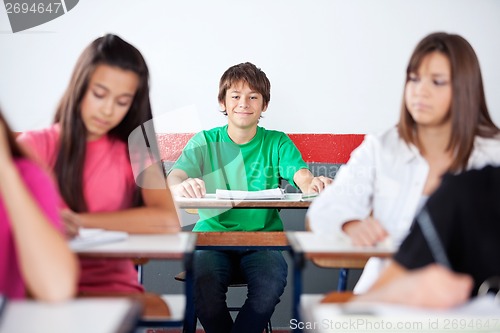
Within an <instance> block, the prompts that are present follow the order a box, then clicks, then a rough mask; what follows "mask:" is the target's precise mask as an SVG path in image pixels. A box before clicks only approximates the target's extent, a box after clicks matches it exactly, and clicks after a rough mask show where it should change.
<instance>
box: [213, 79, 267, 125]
mask: <svg viewBox="0 0 500 333" xmlns="http://www.w3.org/2000/svg"><path fill="white" fill-rule="evenodd" d="M220 107H221V110H225V111H226V112H227V118H228V126H229V127H234V128H238V129H254V128H256V127H257V124H258V123H259V118H260V116H261V114H262V112H265V111H266V109H267V105H266V106H264V99H263V97H262V94H260V93H259V92H256V91H254V90H252V89H251V88H250V87H249V85H248V83H246V82H245V81H239V82H236V83H235V84H233V85H232V86H231V87H230V88H229V89H228V90H227V91H226V98H225V101H224V103H220Z"/></svg>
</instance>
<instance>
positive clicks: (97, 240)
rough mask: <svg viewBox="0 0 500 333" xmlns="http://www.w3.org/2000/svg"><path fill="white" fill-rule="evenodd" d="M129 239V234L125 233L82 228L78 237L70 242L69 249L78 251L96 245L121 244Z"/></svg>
mask: <svg viewBox="0 0 500 333" xmlns="http://www.w3.org/2000/svg"><path fill="white" fill-rule="evenodd" d="M127 238H128V233H126V232H124V231H112V230H104V229H94V228H80V230H79V231H78V235H77V236H76V237H75V238H73V239H71V240H70V241H69V247H70V248H71V249H72V250H73V251H77V250H81V249H85V248H87V247H90V246H94V245H100V244H107V243H113V242H120V241H123V240H126V239H127Z"/></svg>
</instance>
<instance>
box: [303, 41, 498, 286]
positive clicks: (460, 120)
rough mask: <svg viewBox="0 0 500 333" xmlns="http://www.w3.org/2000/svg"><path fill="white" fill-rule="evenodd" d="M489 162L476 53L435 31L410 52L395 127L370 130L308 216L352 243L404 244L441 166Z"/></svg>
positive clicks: (494, 134)
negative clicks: (376, 130) (346, 237)
mask: <svg viewBox="0 0 500 333" xmlns="http://www.w3.org/2000/svg"><path fill="white" fill-rule="evenodd" d="M487 164H493V165H500V130H499V129H498V127H497V126H496V125H495V124H494V123H493V121H492V120H491V117H490V115H489V113H488V108H487V107H486V101H485V97H484V90H483V83H482V77H481V70H480V67H479V62H478V59H477V56H476V54H475V52H474V50H473V49H472V47H471V45H470V44H469V43H468V42H467V41H466V40H465V39H464V38H462V37H461V36H458V35H452V34H447V33H434V34H431V35H429V36H427V37H425V38H424V39H423V40H422V41H421V42H420V43H419V44H418V45H417V47H416V48H415V50H414V52H413V54H412V56H411V58H410V62H409V64H408V67H407V70H406V85H405V90H404V101H403V105H402V107H401V116H400V120H399V123H398V124H397V126H396V127H393V128H390V129H389V130H388V131H386V132H384V133H382V134H380V135H367V136H366V137H365V140H364V142H363V143H362V144H361V145H360V146H359V147H358V148H357V149H356V150H354V151H353V153H352V155H351V158H350V160H349V162H348V163H347V164H346V165H344V166H343V167H342V168H340V170H339V172H338V173H337V176H336V177H335V181H334V182H333V185H331V186H329V187H327V188H326V189H325V190H324V191H323V192H322V193H321V195H320V196H319V197H318V198H317V199H316V200H314V202H313V204H312V205H311V207H310V209H309V210H308V212H307V220H308V221H309V225H310V227H311V229H312V230H313V231H314V232H318V233H322V234H336V235H344V236H345V235H347V236H348V237H349V238H350V239H351V241H352V243H353V244H355V245H360V246H365V245H375V244H377V243H378V242H381V241H384V240H386V239H390V240H392V241H393V242H394V244H395V245H399V244H400V243H401V241H402V240H403V239H404V237H405V236H406V235H407V233H408V231H409V228H410V225H411V222H412V220H413V218H414V217H415V215H416V214H417V213H418V210H419V209H420V207H421V206H422V204H423V203H425V199H426V198H427V197H428V196H429V195H430V194H431V193H432V192H434V190H435V189H436V188H437V187H438V186H439V184H440V181H441V176H442V175H443V174H444V173H446V172H453V173H457V172H461V171H464V170H468V169H473V168H482V167H483V166H485V165H487ZM383 266H384V261H383V260H379V259H375V258H372V259H370V260H369V262H368V263H367V265H366V267H365V269H364V272H363V274H362V276H361V278H360V280H359V282H358V284H357V285H356V288H355V289H354V291H355V293H362V292H365V291H366V290H368V288H369V287H370V286H371V285H372V284H373V282H374V280H375V279H376V278H377V277H378V275H379V274H380V271H381V269H382V268H383Z"/></svg>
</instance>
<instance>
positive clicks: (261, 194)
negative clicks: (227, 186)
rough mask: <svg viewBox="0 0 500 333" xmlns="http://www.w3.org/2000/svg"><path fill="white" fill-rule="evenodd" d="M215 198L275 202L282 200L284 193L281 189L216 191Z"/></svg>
mask: <svg viewBox="0 0 500 333" xmlns="http://www.w3.org/2000/svg"><path fill="white" fill-rule="evenodd" d="M215 197H216V198H217V199H225V200H273V199H274V200H276V199H283V198H284V197H285V191H284V190H283V189H281V188H275V189H272V190H262V191H234V190H216V191H215Z"/></svg>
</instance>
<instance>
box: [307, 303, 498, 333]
mask: <svg viewBox="0 0 500 333" xmlns="http://www.w3.org/2000/svg"><path fill="white" fill-rule="evenodd" d="M305 303H306V302H304V307H303V309H304V319H305V321H306V322H309V323H312V324H313V325H314V324H316V329H314V330H311V331H313V332H316V333H339V332H356V331H363V332H385V331H387V332H398V331H401V332H419V333H420V332H421V333H424V332H499V331H500V319H499V313H500V304H498V302H495V300H494V297H493V296H491V295H488V296H483V297H478V298H475V299H473V300H471V301H469V302H468V303H466V304H464V305H461V306H458V307H454V308H451V309H441V310H436V309H426V308H417V307H410V306H404V305H398V304H387V303H386V304H384V303H344V304H339V303H324V304H319V303H317V302H316V303H314V304H308V308H307V309H306V308H305V306H306V304H305Z"/></svg>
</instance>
